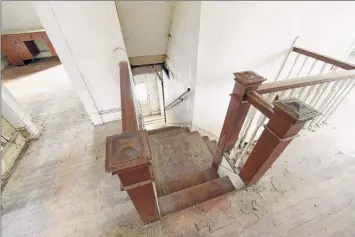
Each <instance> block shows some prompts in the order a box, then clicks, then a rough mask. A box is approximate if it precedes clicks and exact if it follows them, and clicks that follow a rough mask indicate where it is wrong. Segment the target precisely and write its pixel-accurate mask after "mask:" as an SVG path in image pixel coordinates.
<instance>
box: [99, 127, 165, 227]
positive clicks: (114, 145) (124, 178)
mask: <svg viewBox="0 0 355 237" xmlns="http://www.w3.org/2000/svg"><path fill="white" fill-rule="evenodd" d="M151 157H152V156H151V151H150V146H149V140H148V134H147V132H146V131H142V130H136V131H130V132H125V133H122V134H118V135H114V136H111V137H107V139H106V160H105V169H106V172H112V174H117V175H118V176H119V177H120V180H121V182H122V184H123V186H124V189H125V190H126V191H127V193H128V196H129V197H130V198H131V201H132V202H133V204H134V206H135V208H136V210H137V212H138V214H139V216H140V218H141V220H142V221H143V222H144V223H149V222H153V221H157V220H159V219H160V214H159V209H158V205H157V197H156V195H155V191H154V184H153V181H154V177H153V173H152V167H151V163H150V161H151Z"/></svg>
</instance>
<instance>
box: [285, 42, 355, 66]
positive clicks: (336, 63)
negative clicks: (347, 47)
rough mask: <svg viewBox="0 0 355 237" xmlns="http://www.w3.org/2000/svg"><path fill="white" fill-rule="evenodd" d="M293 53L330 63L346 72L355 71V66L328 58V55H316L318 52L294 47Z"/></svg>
mask: <svg viewBox="0 0 355 237" xmlns="http://www.w3.org/2000/svg"><path fill="white" fill-rule="evenodd" d="M292 51H293V52H296V53H299V54H302V55H305V56H308V57H310V58H314V59H316V60H319V61H322V62H325V63H329V64H331V65H334V66H336V67H339V68H342V69H345V70H353V69H355V65H353V64H351V63H348V62H344V61H341V60H338V59H335V58H332V57H329V56H326V55H322V54H319V53H316V52H312V51H310V50H306V49H302V48H299V47H293V48H292Z"/></svg>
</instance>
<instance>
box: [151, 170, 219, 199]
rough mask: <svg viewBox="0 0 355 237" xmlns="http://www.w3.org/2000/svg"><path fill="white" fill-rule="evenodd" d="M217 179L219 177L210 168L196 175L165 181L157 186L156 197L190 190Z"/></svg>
mask: <svg viewBox="0 0 355 237" xmlns="http://www.w3.org/2000/svg"><path fill="white" fill-rule="evenodd" d="M217 178H219V175H218V173H217V172H216V170H215V169H214V168H212V167H210V168H208V169H206V170H204V171H201V172H198V173H192V174H191V173H190V174H186V175H183V176H179V177H176V178H173V179H170V180H167V181H166V182H164V183H163V184H161V185H158V187H157V192H158V197H162V196H165V195H168V194H171V193H174V192H178V191H181V190H183V189H186V188H190V187H193V186H196V185H199V184H202V183H205V182H208V181H211V180H214V179H217Z"/></svg>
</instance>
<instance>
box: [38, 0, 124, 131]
mask: <svg viewBox="0 0 355 237" xmlns="http://www.w3.org/2000/svg"><path fill="white" fill-rule="evenodd" d="M34 6H35V9H36V12H37V14H38V16H39V18H40V20H41V22H42V24H43V26H44V28H45V29H46V31H47V34H48V36H49V38H50V40H51V42H52V44H53V45H54V48H55V49H56V52H57V54H58V56H59V58H60V60H61V62H62V63H63V65H64V67H65V69H66V71H67V73H68V76H69V78H70V79H71V81H72V82H73V85H74V88H75V89H76V91H77V93H78V95H79V97H80V99H81V101H82V102H83V104H84V107H85V109H86V111H87V112H88V114H89V115H90V117H91V119H92V121H93V123H94V124H101V123H103V122H109V121H112V120H117V119H120V107H121V104H120V87H119V67H118V63H119V61H122V60H124V61H127V60H128V59H127V53H126V50H125V44H124V41H123V36H122V32H121V27H120V23H119V19H118V15H117V11H116V7H115V2H113V1H100V2H99V1H97V2H95V1H80V2H78V1H77V2H75V1H74V2H70V1H68V2H65V1H58V2H57V1H53V2H52V1H51V2H49V1H44V2H34Z"/></svg>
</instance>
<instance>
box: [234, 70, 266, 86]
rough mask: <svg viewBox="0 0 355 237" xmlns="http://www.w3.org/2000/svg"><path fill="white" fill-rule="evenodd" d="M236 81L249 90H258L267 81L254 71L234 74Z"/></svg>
mask: <svg viewBox="0 0 355 237" xmlns="http://www.w3.org/2000/svg"><path fill="white" fill-rule="evenodd" d="M234 80H235V81H237V82H239V83H240V84H242V85H243V86H245V87H246V88H248V90H251V89H253V88H255V89H256V88H258V87H259V86H260V85H261V84H262V83H263V82H264V81H266V79H265V78H263V77H262V76H260V75H258V74H256V73H255V72H253V71H244V72H236V73H234Z"/></svg>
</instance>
